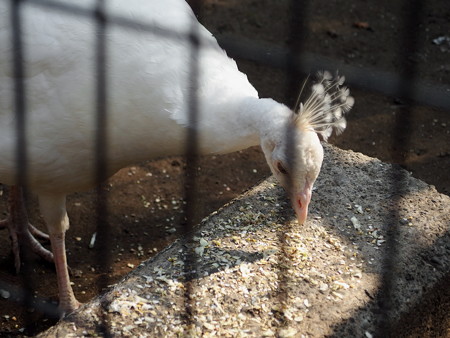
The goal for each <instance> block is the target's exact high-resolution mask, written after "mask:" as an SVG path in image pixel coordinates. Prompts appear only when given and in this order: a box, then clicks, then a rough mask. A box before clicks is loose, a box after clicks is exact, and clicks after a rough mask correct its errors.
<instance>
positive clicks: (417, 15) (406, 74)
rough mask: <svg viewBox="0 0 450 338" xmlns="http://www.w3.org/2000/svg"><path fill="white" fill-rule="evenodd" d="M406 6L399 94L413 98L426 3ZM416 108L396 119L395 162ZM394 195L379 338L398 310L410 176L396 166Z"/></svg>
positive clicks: (387, 330)
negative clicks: (402, 232) (403, 217)
mask: <svg viewBox="0 0 450 338" xmlns="http://www.w3.org/2000/svg"><path fill="white" fill-rule="evenodd" d="M404 6H405V7H407V8H408V12H407V13H405V17H404V20H405V21H404V34H403V36H401V38H402V41H401V42H400V43H399V44H398V45H399V46H401V48H400V49H399V51H398V55H399V59H400V61H401V64H402V65H403V68H402V69H401V70H400V76H401V78H402V81H401V82H400V83H399V88H398V92H399V93H401V96H402V97H410V96H411V93H412V92H413V87H412V83H413V80H414V78H415V76H416V71H417V69H416V66H415V64H414V63H412V62H409V60H410V57H411V56H412V55H414V54H415V53H416V52H417V50H418V36H419V32H418V27H420V22H421V14H422V8H423V3H422V0H408V1H405V3H404ZM411 109H412V105H411V102H410V101H408V102H407V104H406V105H405V106H403V107H402V108H401V109H400V111H399V112H398V113H397V115H396V119H395V126H394V132H393V135H394V138H393V144H392V145H391V157H392V158H393V160H394V162H397V163H399V162H402V156H403V154H404V153H405V152H406V151H407V150H408V148H409V147H408V146H409V143H410V135H411V132H410V128H411V125H412V114H411ZM390 175H391V177H390V179H391V182H390V184H391V191H392V208H391V210H390V212H389V214H388V215H386V224H387V226H388V227H389V228H388V229H387V235H386V249H385V252H384V257H383V271H382V276H381V285H380V289H379V294H378V302H379V307H380V310H381V312H380V318H379V322H378V323H377V324H378V325H377V328H376V336H377V337H389V336H390V335H391V333H392V327H393V325H394V323H392V316H391V311H392V309H393V306H394V299H395V298H396V297H395V289H396V280H397V274H396V271H397V266H396V265H397V261H398V260H397V257H398V253H399V246H400V245H402V244H401V243H399V242H398V238H399V231H400V229H399V224H400V213H399V212H400V210H401V208H400V202H401V198H402V196H403V194H404V193H403V192H404V191H405V185H406V184H407V183H406V178H407V176H406V172H405V171H403V170H398V168H396V167H395V166H393V167H392V170H391V172H390Z"/></svg>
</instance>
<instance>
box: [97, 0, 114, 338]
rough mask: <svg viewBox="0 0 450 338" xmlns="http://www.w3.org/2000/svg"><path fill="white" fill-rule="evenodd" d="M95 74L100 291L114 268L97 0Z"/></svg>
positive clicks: (101, 14) (102, 29)
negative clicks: (109, 216) (111, 267)
mask: <svg viewBox="0 0 450 338" xmlns="http://www.w3.org/2000/svg"><path fill="white" fill-rule="evenodd" d="M95 24H96V39H95V51H96V59H95V73H96V101H95V110H96V138H95V155H96V160H95V181H96V184H97V201H96V218H97V229H96V232H97V238H98V240H97V243H98V246H97V251H96V253H97V257H96V258H97V262H98V265H99V271H100V272H101V273H102V274H101V277H100V280H99V287H100V289H104V288H106V287H107V286H108V285H109V284H110V283H109V278H108V273H109V267H110V265H111V250H110V243H111V240H110V238H111V235H110V231H109V226H108V194H107V191H106V189H105V187H104V186H103V185H102V184H103V183H104V182H105V181H106V179H107V178H108V170H107V166H108V162H107V161H108V151H109V149H108V144H107V139H108V107H107V100H108V81H107V44H106V42H107V39H106V34H107V21H106V17H105V1H104V0H97V5H96V8H95ZM100 319H101V325H100V326H99V329H100V331H101V333H102V334H103V335H105V336H106V337H109V336H111V332H110V331H111V327H110V324H109V323H108V321H107V320H106V319H107V318H106V317H105V316H102V317H101V318H100Z"/></svg>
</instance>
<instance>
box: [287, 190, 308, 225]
mask: <svg viewBox="0 0 450 338" xmlns="http://www.w3.org/2000/svg"><path fill="white" fill-rule="evenodd" d="M311 193H312V184H310V183H308V182H307V183H306V184H305V186H304V188H303V189H301V190H300V191H294V192H293V194H292V197H291V200H292V204H293V207H294V210H295V213H296V214H297V219H298V224H300V225H301V224H303V223H305V221H306V218H307V217H308V206H309V202H310V201H311Z"/></svg>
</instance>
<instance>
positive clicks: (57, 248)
mask: <svg viewBox="0 0 450 338" xmlns="http://www.w3.org/2000/svg"><path fill="white" fill-rule="evenodd" d="M39 205H40V209H41V213H42V216H43V217H44V219H45V222H46V223H47V228H48V231H49V234H50V242H51V245H52V251H53V255H54V257H55V259H54V261H55V267H56V277H57V281H58V292H59V309H60V312H61V314H62V315H65V314H68V313H70V312H72V311H74V310H76V309H77V308H78V307H79V306H80V303H79V302H78V301H77V299H76V298H75V295H74V293H73V290H72V287H71V285H70V277H69V271H68V267H67V257H66V247H65V233H66V231H67V229H69V218H68V217H67V212H66V196H65V195H57V194H55V195H49V194H45V195H44V194H40V195H39Z"/></svg>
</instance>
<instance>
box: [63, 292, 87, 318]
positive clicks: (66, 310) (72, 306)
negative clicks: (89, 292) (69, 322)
mask: <svg viewBox="0 0 450 338" xmlns="http://www.w3.org/2000/svg"><path fill="white" fill-rule="evenodd" d="M59 302H60V303H59V306H58V311H59V317H60V318H64V317H66V316H68V315H70V314H71V313H72V312H74V311H75V310H77V309H78V308H79V307H80V306H81V305H83V303H80V302H79V301H78V300H76V299H75V297H73V299H71V300H70V301H66V302H64V300H63V299H60V300H59Z"/></svg>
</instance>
